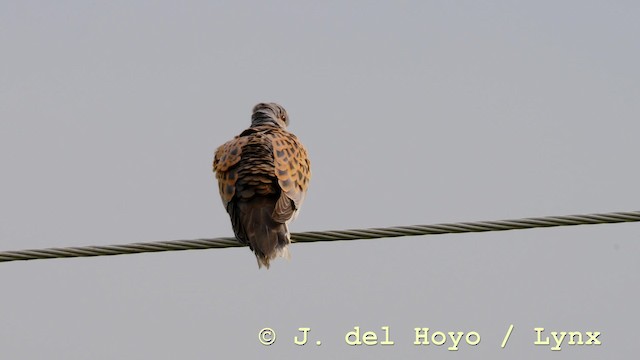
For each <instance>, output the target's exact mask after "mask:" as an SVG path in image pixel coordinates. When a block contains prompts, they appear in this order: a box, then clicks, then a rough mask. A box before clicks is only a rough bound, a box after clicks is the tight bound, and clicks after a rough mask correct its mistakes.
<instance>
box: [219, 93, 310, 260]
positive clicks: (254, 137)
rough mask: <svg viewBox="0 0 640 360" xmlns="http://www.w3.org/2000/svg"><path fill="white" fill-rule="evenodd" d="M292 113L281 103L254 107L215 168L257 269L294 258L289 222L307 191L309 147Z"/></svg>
mask: <svg viewBox="0 0 640 360" xmlns="http://www.w3.org/2000/svg"><path fill="white" fill-rule="evenodd" d="M288 126H289V115H288V114H287V111H286V110H285V109H284V108H283V107H282V106H280V105H278V104H276V103H273V102H271V103H259V104H257V105H255V106H254V107H253V111H252V115H251V125H250V126H249V128H247V129H246V130H244V131H242V132H241V133H240V134H239V135H237V136H235V137H234V138H233V139H232V140H230V141H228V142H226V143H224V144H223V145H221V146H220V147H218V148H217V149H216V151H215V154H214V158H213V171H214V173H215V176H216V179H217V181H218V190H219V192H220V197H221V198H222V204H223V206H224V207H225V209H226V211H227V213H228V214H229V217H230V219H231V226H232V228H233V232H234V234H235V237H236V239H237V240H238V241H239V242H240V243H241V244H243V245H248V246H249V248H250V249H251V250H252V251H253V252H254V254H255V256H256V259H257V261H258V268H262V266H265V267H266V268H267V269H268V268H269V266H270V262H271V260H273V259H275V258H277V257H283V258H287V259H289V258H290V255H289V250H288V245H289V244H290V243H291V235H290V233H289V223H290V222H291V221H292V220H293V219H295V218H296V216H297V215H298V212H299V211H300V207H301V206H302V203H303V202H304V199H305V196H306V194H307V188H308V186H309V181H310V179H311V162H310V161H309V156H308V155H307V149H306V148H305V147H304V145H303V144H302V142H301V141H300V140H298V138H297V137H296V136H295V135H294V134H292V133H291V132H289V131H288V130H287V127H288Z"/></svg>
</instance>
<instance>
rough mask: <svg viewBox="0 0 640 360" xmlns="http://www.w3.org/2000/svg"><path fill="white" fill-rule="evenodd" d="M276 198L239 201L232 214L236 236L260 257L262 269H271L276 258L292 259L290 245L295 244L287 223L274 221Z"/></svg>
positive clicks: (259, 261)
mask: <svg viewBox="0 0 640 360" xmlns="http://www.w3.org/2000/svg"><path fill="white" fill-rule="evenodd" d="M275 203H276V199H273V198H270V197H255V198H253V199H250V200H247V201H239V202H237V203H236V205H235V209H234V211H233V213H232V214H231V222H232V224H233V230H234V232H235V234H236V237H237V238H238V239H239V240H240V241H242V242H245V243H248V245H249V247H250V248H251V250H253V252H254V253H255V254H256V258H257V259H258V267H262V266H263V265H264V266H266V267H267V269H268V268H269V262H270V261H271V260H273V259H275V258H276V257H278V256H280V257H284V258H287V259H288V258H289V250H288V249H287V245H289V244H290V243H291V240H290V238H289V229H288V227H287V224H286V223H280V222H276V221H274V220H273V209H274V207H275Z"/></svg>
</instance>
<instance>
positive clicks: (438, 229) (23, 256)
mask: <svg viewBox="0 0 640 360" xmlns="http://www.w3.org/2000/svg"><path fill="white" fill-rule="evenodd" d="M636 221H640V211H631V212H613V213H605V214H588V215H568V216H548V217H537V218H524V219H515V220H498V221H477V222H460V223H446V224H434V225H413V226H396V227H388V228H372V229H353V230H332V231H308V232H301V233H293V234H291V241H292V242H296V243H305V242H315V241H340V240H361V239H380V238H389V237H399V236H418V235H437V234H451V233H469V232H486V231H505V230H518V229H532V228H541V227H554V226H573V225H594V224H613V223H622V222H636ZM241 246H244V245H242V244H240V243H238V242H237V241H236V239H235V238H231V237H222V238H214V239H195V240H173V241H157V242H146V243H133V244H125V245H107V246H79V247H66V248H49V249H34V250H20V251H5V252H0V262H8V261H18V260H36V259H54V258H71V257H87V256H107V255H123V254H138V253H146V252H159V251H178V250H202V249H213V248H228V247H241Z"/></svg>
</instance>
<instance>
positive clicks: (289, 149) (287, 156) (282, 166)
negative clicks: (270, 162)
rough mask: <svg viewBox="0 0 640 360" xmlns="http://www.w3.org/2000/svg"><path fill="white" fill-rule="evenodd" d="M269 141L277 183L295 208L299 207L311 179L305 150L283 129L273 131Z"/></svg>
mask: <svg viewBox="0 0 640 360" xmlns="http://www.w3.org/2000/svg"><path fill="white" fill-rule="evenodd" d="M271 143H272V146H273V158H274V166H275V173H276V177H277V178H278V185H280V188H281V189H282V192H283V193H284V194H286V196H287V197H288V198H289V199H291V200H292V201H293V203H294V205H295V209H296V210H297V209H300V206H302V203H303V202H304V198H305V195H306V193H307V188H308V186H309V180H310V179H311V164H310V161H309V157H308V155H307V150H306V149H305V148H304V145H302V143H301V142H300V141H299V140H298V138H297V137H296V136H295V135H293V134H291V133H289V132H286V131H284V130H279V131H274V132H273V133H272V134H271Z"/></svg>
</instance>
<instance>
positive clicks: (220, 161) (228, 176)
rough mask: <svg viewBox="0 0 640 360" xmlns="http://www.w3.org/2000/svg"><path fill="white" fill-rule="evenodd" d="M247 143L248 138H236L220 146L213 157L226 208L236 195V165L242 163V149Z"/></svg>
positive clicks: (221, 195)
mask: <svg viewBox="0 0 640 360" xmlns="http://www.w3.org/2000/svg"><path fill="white" fill-rule="evenodd" d="M247 141H248V139H247V137H239V136H236V137H235V138H234V139H233V140H230V141H228V142H226V143H225V144H223V145H222V146H220V147H219V148H218V149H217V150H216V153H215V156H214V157H213V171H215V173H216V178H217V179H218V188H219V190H220V197H222V202H223V203H224V205H225V207H226V206H227V204H228V203H229V202H230V201H231V199H232V198H233V195H235V192H236V180H237V179H238V173H237V169H236V168H235V167H234V165H236V164H237V163H238V162H239V161H240V158H241V157H242V147H243V146H244V145H245V144H246V143H247Z"/></svg>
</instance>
